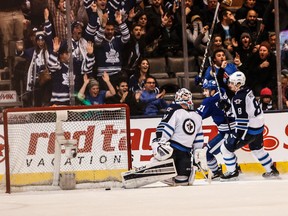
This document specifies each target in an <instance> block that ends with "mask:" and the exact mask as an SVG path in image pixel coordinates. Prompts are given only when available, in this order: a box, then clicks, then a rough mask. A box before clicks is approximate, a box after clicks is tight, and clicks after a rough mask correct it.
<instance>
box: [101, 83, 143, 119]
mask: <svg viewBox="0 0 288 216" xmlns="http://www.w3.org/2000/svg"><path fill="white" fill-rule="evenodd" d="M116 91H117V92H116V94H115V95H114V96H113V97H110V98H108V99H107V100H106V103H107V104H119V103H125V104H127V105H128V106H129V108H130V115H142V114H143V110H144V104H143V103H142V102H141V101H140V96H141V91H137V92H132V91H129V90H128V83H127V81H126V80H120V81H119V84H117V85H116Z"/></svg>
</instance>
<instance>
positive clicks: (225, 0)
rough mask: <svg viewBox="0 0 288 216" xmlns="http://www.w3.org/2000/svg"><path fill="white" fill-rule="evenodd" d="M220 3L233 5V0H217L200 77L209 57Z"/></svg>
mask: <svg viewBox="0 0 288 216" xmlns="http://www.w3.org/2000/svg"><path fill="white" fill-rule="evenodd" d="M220 3H223V4H225V5H227V6H231V5H232V0H223V1H222V0H219V1H218V2H217V5H216V9H215V13H214V17H213V21H212V24H211V28H210V34H209V35H208V39H207V46H206V49H205V52H204V55H203V61H202V64H201V66H200V72H199V77H200V78H202V75H203V70H204V66H205V62H206V59H207V54H208V50H209V49H210V43H211V38H212V35H213V31H214V27H215V24H216V20H217V16H218V12H219V8H220Z"/></svg>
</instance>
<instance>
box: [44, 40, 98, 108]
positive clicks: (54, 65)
mask: <svg viewBox="0 0 288 216" xmlns="http://www.w3.org/2000/svg"><path fill="white" fill-rule="evenodd" d="M69 60H70V54H69V53H68V46H67V43H66V44H65V43H64V44H63V45H61V42H60V40H59V39H58V38H57V37H56V38H54V40H53V51H52V52H51V53H50V55H49V59H48V67H49V69H50V71H51V74H52V97H51V100H50V104H51V105H70V86H69V68H68V67H69ZM94 63H95V57H94V54H93V44H92V43H91V42H88V43H87V55H86V58H85V59H84V68H83V72H84V73H87V72H89V71H91V70H92V67H93V64H94Z"/></svg>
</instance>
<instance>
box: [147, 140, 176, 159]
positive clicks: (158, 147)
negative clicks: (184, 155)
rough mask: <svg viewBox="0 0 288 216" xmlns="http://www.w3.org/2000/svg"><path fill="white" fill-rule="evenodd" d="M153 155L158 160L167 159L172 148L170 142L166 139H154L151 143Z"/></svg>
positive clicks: (171, 152)
mask: <svg viewBox="0 0 288 216" xmlns="http://www.w3.org/2000/svg"><path fill="white" fill-rule="evenodd" d="M151 147H152V151H153V156H154V158H155V159H157V160H158V161H163V160H167V159H168V158H170V157H171V155H172V154H173V148H172V147H171V146H170V142H167V141H166V139H163V138H162V139H160V140H159V139H155V140H153V142H152V144H151Z"/></svg>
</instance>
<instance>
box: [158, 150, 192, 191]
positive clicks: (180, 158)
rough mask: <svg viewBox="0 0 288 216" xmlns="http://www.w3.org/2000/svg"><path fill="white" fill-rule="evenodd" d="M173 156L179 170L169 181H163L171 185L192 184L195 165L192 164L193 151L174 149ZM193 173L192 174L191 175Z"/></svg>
mask: <svg viewBox="0 0 288 216" xmlns="http://www.w3.org/2000/svg"><path fill="white" fill-rule="evenodd" d="M172 158H173V159H174V162H175V167H176V170H177V176H175V177H174V178H172V179H169V181H163V182H164V183H166V184H169V185H174V186H177V185H190V184H191V182H193V179H191V178H194V177H193V171H194V170H193V167H192V166H191V153H190V152H187V151H181V150H179V149H174V150H173V155H172ZM191 173H192V175H191Z"/></svg>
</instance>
